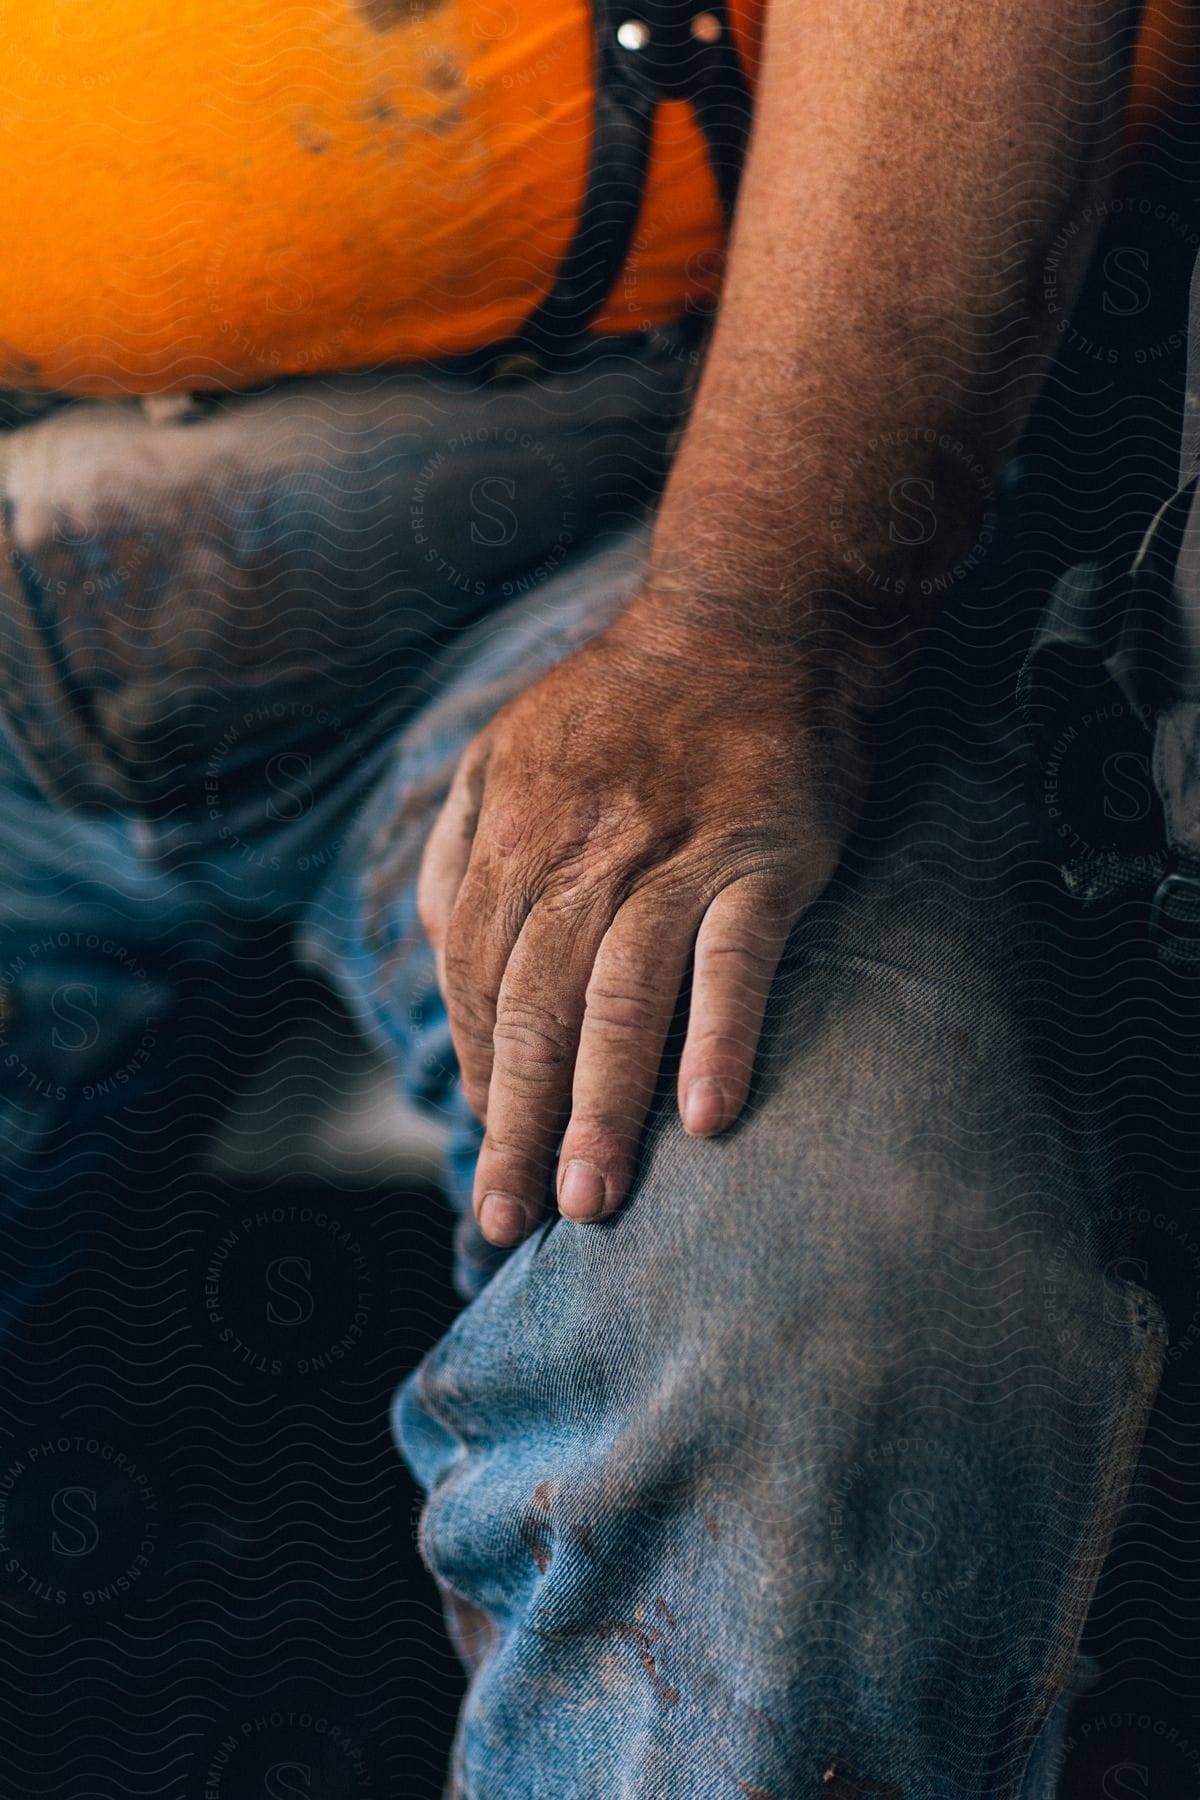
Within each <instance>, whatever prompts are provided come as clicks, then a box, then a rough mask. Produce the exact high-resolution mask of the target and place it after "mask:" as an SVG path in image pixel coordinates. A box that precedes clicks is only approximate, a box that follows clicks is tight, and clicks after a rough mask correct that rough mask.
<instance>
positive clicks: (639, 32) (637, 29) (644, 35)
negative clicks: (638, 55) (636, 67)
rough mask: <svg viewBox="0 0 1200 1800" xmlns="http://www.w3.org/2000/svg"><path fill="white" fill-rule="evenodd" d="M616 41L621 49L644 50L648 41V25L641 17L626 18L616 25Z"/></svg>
mask: <svg viewBox="0 0 1200 1800" xmlns="http://www.w3.org/2000/svg"><path fill="white" fill-rule="evenodd" d="M617 42H618V44H620V46H621V48H622V50H644V49H645V48H646V45H647V44H648V43H649V42H650V27H649V26H648V25H645V24H643V23H642V21H641V19H626V20H624V21H623V23H622V24H620V25H618V26H617Z"/></svg>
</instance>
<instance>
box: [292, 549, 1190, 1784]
mask: <svg viewBox="0 0 1200 1800" xmlns="http://www.w3.org/2000/svg"><path fill="white" fill-rule="evenodd" d="M614 574H615V571H614V570H610V569H607V568H605V567H604V566H603V565H602V564H600V565H593V566H592V567H591V569H590V570H589V571H588V579H590V580H591V581H593V582H595V583H596V584H597V591H596V592H595V593H593V594H592V596H591V599H590V600H589V598H588V595H587V592H586V586H587V583H586V581H585V582H584V583H583V584H582V585H581V586H579V587H576V589H575V590H574V591H573V592H572V593H570V594H564V593H562V592H559V591H551V590H550V589H547V591H546V592H545V594H544V595H543V596H542V598H541V600H540V602H539V607H540V610H539V613H538V614H537V616H536V617H535V616H534V615H533V614H532V613H531V612H530V611H528V610H526V611H525V612H524V614H523V615H522V614H519V613H518V614H514V615H510V617H509V618H508V619H507V620H506V621H504V622H503V623H501V624H500V625H498V626H496V627H494V628H493V629H494V631H495V632H498V635H492V636H490V637H489V639H488V647H487V648H486V649H485V648H484V647H483V646H482V645H476V646H475V647H474V649H473V651H472V654H471V656H470V657H468V659H467V661H466V662H465V663H464V666H463V672H462V674H461V676H460V679H459V682H458V686H457V688H455V687H453V686H452V687H451V689H450V692H449V693H448V695H447V699H446V701H445V702H444V703H443V706H444V709H445V710H443V711H442V713H441V715H440V718H439V717H436V716H434V717H432V719H431V721H427V722H426V732H427V735H426V736H424V737H422V736H421V735H420V733H419V732H418V733H417V735H415V736H411V737H410V738H408V739H407V740H406V741H405V743H404V744H403V745H402V749H401V757H400V768H399V772H398V776H397V784H396V787H395V788H394V789H393V790H392V792H391V794H390V796H389V798H388V800H387V802H386V803H381V808H380V813H379V816H378V818H377V819H376V820H375V822H374V827H373V836H372V837H371V838H370V839H369V840H367V839H364V840H363V841H362V842H361V843H360V845H359V847H358V853H357V855H352V856H351V858H349V859H348V865H347V868H346V870H345V871H344V873H343V878H342V879H343V886H342V887H341V888H340V889H338V888H331V889H330V890H328V891H327V893H326V894H325V896H323V899H322V904H321V907H320V908H318V909H317V911H316V912H315V913H314V915H313V929H314V947H317V946H318V945H319V947H320V948H321V949H322V951H323V953H324V956H325V958H326V960H327V961H328V962H329V963H330V965H331V966H334V967H336V968H338V969H339V970H340V972H341V978H342V980H343V984H344V985H345V986H346V988H347V991H349V992H350V993H351V994H352V995H353V996H354V997H355V998H356V999H357V1003H358V1006H359V1011H360V1015H361V1016H363V1017H364V1018H366V1019H369V1020H371V1021H372V1022H373V1024H374V1028H375V1029H376V1030H377V1032H379V1033H380V1034H381V1036H382V1037H383V1038H384V1040H385V1041H387V1042H389V1043H390V1044H391V1046H392V1048H393V1050H394V1051H395V1053H396V1054H397V1056H399V1057H403V1058H407V1069H408V1079H409V1081H410V1084H411V1085H413V1086H414V1087H417V1086H420V1085H421V1083H422V1082H423V1081H424V1082H425V1083H426V1088H427V1092H428V1094H429V1097H430V1098H431V1099H432V1100H433V1101H434V1103H435V1104H438V1105H440V1106H443V1107H445V1108H447V1109H448V1110H449V1111H451V1112H453V1111H454V1109H455V1107H456V1106H457V1105H458V1102H457V1101H456V1090H455V1082H454V1075H453V1063H452V1058H451V1056H450V1050H449V1044H448V1040H447V1038H446V1035H445V1029H444V1016H443V1015H441V1014H440V1012H439V1011H438V1007H437V1001H436V996H435V994H434V991H433V987H432V981H431V976H430V971H429V969H428V962H427V958H425V957H424V953H423V952H422V951H421V949H420V940H419V932H418V930H417V927H416V920H415V913H414V912H413V907H412V881H413V879H414V878H415V865H416V860H417V857H418V856H419V849H420V844H421V842H422V841H423V836H424V832H425V830H426V829H427V824H428V817H429V814H430V812H431V810H432V808H433V806H434V805H435V804H436V800H437V798H438V797H439V796H440V794H441V792H443V791H444V785H445V781H446V779H448V774H449V769H450V768H451V767H452V765H453V760H454V755H455V754H456V753H457V750H459V749H461V747H462V742H463V741H464V739H465V737H466V736H467V735H469V732H470V731H471V730H474V729H475V728H476V727H477V725H478V724H480V723H482V722H483V720H484V719H485V718H486V717H487V716H488V714H489V712H490V711H491V710H494V708H495V706H496V705H498V704H500V703H501V702H502V700H503V699H505V698H507V695H508V693H509V692H510V691H512V689H513V686H514V684H517V685H519V684H520V682H521V681H522V680H527V679H529V678H530V677H531V675H532V674H533V673H535V672H536V668H537V663H538V660H539V658H541V659H542V660H548V659H550V658H551V657H552V656H554V655H556V654H563V653H564V652H565V650H566V649H568V648H569V647H570V644H571V642H572V641H573V640H574V638H575V637H576V636H577V635H578V634H579V633H580V632H586V631H587V630H588V629H592V628H594V626H595V624H596V622H603V617H604V615H605V610H606V602H605V599H604V595H605V594H607V595H608V596H609V599H608V602H607V604H609V605H611V596H612V594H613V592H614V590H619V588H620V585H621V583H620V580H613V579H608V578H609V577H611V576H613V575H614ZM531 624H532V626H533V627H535V629H534V630H533V631H532V632H531V634H530V635H529V636H528V637H527V638H523V637H522V633H523V632H524V631H527V630H529V627H530V625H531ZM472 671H475V672H476V673H478V674H479V679H478V680H475V679H473V676H472ZM911 723H912V721H911V720H908V721H907V722H906V721H905V720H904V719H903V718H901V719H900V720H899V721H898V722H897V738H896V742H897V745H899V746H901V749H900V750H899V751H898V752H897V754H896V756H894V757H892V758H890V759H889V758H887V757H886V756H885V757H883V758H881V767H883V768H885V770H886V779H881V783H880V791H879V793H878V794H877V796H876V800H875V803H874V806H873V809H872V810H871V812H870V813H869V816H868V818H867V819H866V821H865V822H864V825H863V827H862V829H861V831H860V833H859V835H858V837H857V839H856V841H855V844H854V845H853V846H852V849H851V852H850V854H849V855H848V857H847V861H846V865H845V868H844V870H843V872H842V874H841V875H840V877H839V879H838V881H837V883H836V884H835V886H834V889H833V890H832V891H831V893H830V895H829V896H828V897H827V899H826V901H825V902H824V903H823V904H822V905H821V906H820V907H819V908H818V909H816V910H815V912H814V913H813V914H812V915H811V916H810V917H809V918H808V919H807V920H805V921H804V922H803V923H802V925H801V927H800V928H799V930H798V931H797V934H796V937H795V940H794V942H793V944H792V946H791V948H790V950H789V954H788V957H787V959H786V961H785V964H784V966H783V967H782V968H781V970H780V974H779V977H778V981H777V984H776V989H775V993H774V995H773V999H772V1004H771V1008H770V1012H769V1016H768V1021H767V1027H766V1032H765V1036H764V1042H763V1047H762V1053H761V1058H760V1067H759V1071H758V1076H757V1079H756V1085H755V1089H754V1093H753V1096H752V1099H751V1102H750V1104H749V1106H748V1108H747V1111H746V1114H745V1116H744V1117H743V1119H742V1120H741V1121H740V1122H739V1124H738V1125H737V1126H736V1127H735V1128H734V1129H733V1130H732V1131H731V1132H729V1133H727V1134H726V1135H725V1136H724V1137H723V1138H721V1139H719V1140H715V1141H712V1142H698V1141H695V1140H691V1139H689V1138H687V1137H686V1136H685V1135H684V1133H683V1132H682V1129H681V1127H680V1125H679V1123H678V1120H677V1117H676V1115H675V1111H674V1107H673V1103H672V1099H671V1096H670V1095H669V1094H667V1093H664V1095H663V1098H662V1100H661V1101H660V1103H659V1105H658V1107H657V1109H656V1111H655V1113H654V1115H653V1117H652V1120H651V1124H650V1128H649V1131H648V1133H647V1139H646V1144H645V1150H644V1156H643V1161H642V1166H641V1169H640V1173H639V1176H638V1179H637V1181H636V1184H635V1187H634V1191H633V1194H632V1196H631V1198H630V1200H629V1202H628V1203H627V1205H626V1206H625V1207H624V1208H623V1209H622V1211H621V1212H620V1213H619V1214H618V1215H617V1216H616V1217H615V1218H614V1219H612V1220H611V1221H608V1222H606V1223H605V1224H602V1225H600V1226H577V1225H571V1224H567V1223H564V1222H561V1221H550V1222H548V1223H547V1224H546V1226H544V1227H543V1228H542V1230H540V1231H539V1232H538V1233H537V1234H535V1236H534V1237H533V1238H532V1239H531V1240H530V1241H529V1242H528V1243H527V1244H526V1245H525V1246H523V1247H522V1248H521V1249H520V1250H519V1251H517V1252H516V1253H515V1254H513V1255H512V1256H510V1257H509V1258H508V1259H507V1260H506V1261H504V1262H503V1266H502V1267H500V1268H499V1271H498V1273H496V1274H495V1275H494V1276H493V1277H492V1279H491V1280H490V1281H489V1282H488V1283H487V1285H486V1286H484V1287H483V1289H482V1291H481V1292H480V1293H479V1294H478V1297H477V1298H476V1299H475V1300H474V1302H473V1303H472V1305H471V1306H470V1307H469V1308H468V1309H467V1310H466V1312H464V1313H463V1315H462V1316H461V1318H460V1319H459V1321H458V1322H457V1324H456V1326H455V1327H454V1328H453V1330H452V1331H451V1332H450V1333H449V1335H448V1336H447V1337H446V1339H445V1340H443V1342H442V1344H441V1345H439V1346H438V1347H437V1349H435V1351H434V1352H433V1353H432V1354H431V1355H430V1356H429V1357H428V1359H427V1360H426V1362H425V1364H424V1365H423V1366H422V1368H421V1369H420V1370H419V1371H418V1372H417V1374H416V1375H415V1376H414V1377H413V1378H412V1379H411V1380H410V1382H409V1383H408V1384H407V1386H406V1388H405V1389H404V1390H403V1391H402V1394H401V1396H400V1398H399V1401H398V1407H397V1420H398V1427H399V1432H400V1436H401V1439H402V1442H403V1445H404V1448H405V1451H406V1453H407V1455H408V1457H409V1459H410V1461H411V1462H412V1464H413V1466H414V1468H415V1469H416V1471H417V1473H418V1475H419V1477H420V1478H421V1480H422V1482H423V1484H424V1485H425V1487H426V1488H427V1489H428V1491H429V1501H428V1506H427V1510H426V1515H425V1520H424V1526H423V1543H424V1549H425V1554H426V1556H427V1558H428V1560H429V1562H430V1565H431V1566H432V1568H433V1569H434V1571H435V1573H436V1574H437V1576H438V1579H439V1581H440V1582H441V1584H442V1587H443V1590H444V1592H445V1594H446V1596H447V1601H448V1610H449V1613H450V1617H451V1622H452V1625H453V1626H454V1627H455V1628H456V1632H457V1635H458V1637H459V1640H460V1642H461V1643H462V1645H463V1647H464V1650H465V1651H466V1653H467V1654H468V1656H469V1659H470V1660H471V1662H472V1664H473V1679H472V1685H471V1689H470V1693H469V1696H468V1699H467V1702H466V1705H465V1708H464V1712H463V1717H462V1720H461V1725H460V1731H459V1737H458V1744H457V1750H456V1761H455V1770H454V1774H453V1778H452V1780H453V1789H452V1791H453V1792H454V1793H456V1794H461V1795H464V1796H469V1797H470V1800H481V1797H483V1796H488V1797H489V1800H490V1797H491V1796H500V1795H503V1796H506V1797H511V1800H541V1796H549V1795H559V1794H562V1795H572V1796H576V1795H577V1796H587V1797H591V1796H595V1797H596V1800H608V1797H609V1796H629V1797H631V1800H632V1797H638V1800H643V1797H644V1800H650V1797H651V1796H654V1797H656V1800H660V1797H661V1800H694V1797H696V1796H701V1795H703V1796H709V1795H712V1796H714V1797H716V1796H722V1795H729V1796H731V1800H734V1797H736V1796H739V1795H741V1796H750V1797H751V1800H754V1797H757V1800H767V1797H768V1796H770V1797H773V1800H792V1797H793V1796H795V1797H796V1800H799V1797H800V1796H804V1795H807V1794H817V1793H821V1794H826V1795H829V1796H840V1797H841V1800H846V1797H847V1796H853V1795H863V1796H866V1795H876V1796H878V1795H883V1794H891V1795H892V1796H894V1797H895V1796H902V1797H903V1800H958V1797H960V1796H967V1795H970V1796H977V1797H979V1800H983V1797H984V1796H988V1797H993V1800H995V1797H999V1796H1011V1797H1016V1796H1018V1795H1020V1796H1023V1797H1024V1800H1033V1797H1036V1800H1043V1797H1045V1796H1048V1795H1049V1794H1051V1793H1052V1792H1053V1781H1054V1766H1055V1755H1054V1738H1053V1733H1054V1729H1055V1722H1056V1721H1057V1719H1059V1718H1061V1714H1062V1710H1063V1708H1062V1704H1061V1703H1062V1700H1063V1697H1064V1695H1066V1694H1068V1693H1069V1690H1070V1683H1071V1676H1072V1670H1073V1664H1074V1659H1075V1652H1076V1646H1077V1642H1078V1637H1079V1633H1080V1630H1081V1628H1082V1624H1083V1619H1084V1615H1085V1612H1086V1608H1087V1604H1088V1600H1089V1596H1090V1594H1091V1591H1092V1587H1093V1584H1094V1581H1095V1578H1096V1574H1097V1572H1098V1567H1099V1561H1100V1558H1101V1557H1102V1555H1103V1553H1104V1550H1105V1547H1106V1545H1107V1542H1108V1539H1109V1536H1110V1534H1111V1531H1112V1527H1113V1524H1114V1522H1115V1517H1116V1514H1117V1511H1118V1509H1119V1506H1120V1504H1121V1501H1122V1499H1123V1496H1124V1493H1125V1491H1126V1488H1127V1486H1128V1483H1129V1480H1130V1476H1131V1470H1132V1463H1133V1458H1134V1456H1135V1453H1136V1448H1137V1444H1138V1441H1139V1437H1140V1433H1141V1429H1142V1426H1143V1423H1144V1420H1145V1416H1146V1412H1147V1410H1148V1407H1149V1404H1150V1401H1151V1398H1152V1395H1153V1391H1154V1387H1155V1384H1156V1379H1157V1369H1158V1363H1159V1358H1160V1354H1161V1330H1160V1327H1159V1323H1158V1318H1157V1313H1156V1310H1155V1309H1154V1307H1153V1306H1152V1304H1151V1303H1150V1302H1149V1301H1148V1300H1147V1299H1146V1297H1145V1296H1144V1295H1142V1294H1141V1293H1140V1292H1138V1291H1137V1290H1135V1289H1132V1288H1130V1287H1128V1286H1126V1285H1125V1284H1123V1283H1120V1282H1117V1281H1114V1280H1113V1279H1112V1278H1111V1277H1110V1276H1109V1275H1107V1274H1106V1273H1105V1272H1104V1260H1105V1258H1104V1251H1105V1246H1104V1245H1103V1244H1102V1243H1101V1241H1100V1238H1099V1235H1098V1231H1097V1230H1096V1228H1095V1227H1094V1225H1093V1220H1094V1219H1095V1217H1096V1216H1097V1214H1098V1212H1099V1210H1100V1200H1101V1198H1102V1197H1103V1196H1104V1194H1105V1192H1106V1184H1107V1183H1108V1182H1109V1180H1110V1179H1111V1171H1110V1170H1109V1168H1108V1167H1107V1164H1106V1161H1105V1158H1104V1154H1103V1144H1102V1142H1100V1141H1094V1140H1093V1139H1092V1138H1091V1137H1090V1136H1089V1134H1088V1133H1087V1132H1086V1131H1083V1130H1081V1129H1080V1128H1079V1126H1078V1124H1077V1122H1076V1121H1075V1120H1073V1118H1072V1109H1071V1107H1070V1106H1069V1105H1066V1104H1064V1095H1063V1093H1062V1092H1061V1091H1060V1089H1059V1088H1058V1087H1057V1086H1056V1083H1055V1081H1054V1080H1053V1079H1047V1076H1046V1073H1045V1070H1046V1066H1047V1063H1052V1060H1053V1059H1052V1058H1047V1057H1046V1056H1044V1055H1043V1054H1042V1051H1043V1050H1044V1049H1045V1048H1046V1046H1045V1045H1044V1044H1043V1043H1041V1042H1040V1041H1039V1034H1040V1033H1044V1032H1046V1031H1049V1030H1051V1029H1052V1025H1051V1024H1050V1022H1049V1021H1050V1019H1051V1018H1052V1016H1053V1015H1054V1014H1055V1013H1056V1012H1057V1013H1061V1012H1062V1010H1063V1008H1064V1004H1065V1003H1066V1001H1067V998H1068V996H1067V995H1066V994H1065V993H1064V992H1063V989H1062V983H1061V979H1060V978H1059V976H1058V974H1057V972H1056V969H1055V967H1054V958H1053V954H1052V945H1051V944H1050V943H1049V942H1048V941H1047V940H1044V939H1043V938H1042V937H1041V936H1039V933H1038V930H1037V929H1036V927H1035V925H1034V923H1033V922H1032V921H1031V920H1030V919H1029V918H1027V917H1026V915H1025V913H1024V911H1023V909H1022V906H1021V904H1019V894H1020V892H1021V887H1022V883H1021V879H1020V870H1021V865H1020V856H1019V852H1018V850H1017V849H1016V848H1014V840H1016V839H1019V838H1020V832H1019V830H1018V831H1014V820H1019V817H1020V805H1021V796H1020V788H1019V782H1018V780H1017V777H1016V774H1015V770H1014V767H1013V765H1012V763H1011V762H1010V760H1009V759H1008V758H1007V756H1006V755H1005V754H1004V753H1003V752H1002V751H1001V750H998V749H997V746H996V745H995V744H989V743H985V742H983V741H982V740H981V741H980V742H979V743H977V744H975V745H974V746H972V745H971V744H969V743H965V742H959V741H956V737H955V733H954V732H953V731H949V732H945V731H944V732H943V733H942V735H941V737H940V738H938V739H937V740H936V741H935V740H934V739H931V738H929V737H927V736H926V735H925V734H924V733H922V732H913V731H912V730H911V729H909V727H910V726H911ZM904 746H907V748H904ZM350 919H353V920H354V921H356V922H355V923H354V924H353V925H352V926H351V925H349V924H347V921H348V920H350ZM470 1142H471V1140H470V1139H467V1140H465V1146H466V1147H465V1149H464V1152H463V1156H462V1164H463V1168H462V1173H463V1174H464V1175H465V1174H466V1173H467V1172H468V1171H467V1168H466V1164H467V1162H468V1161H469V1147H470ZM464 1191H465V1190H464ZM467 1235H468V1243H469V1233H468V1234H467ZM480 1272H481V1271H479V1270H478V1269H477V1270H476V1277H477V1279H476V1282H475V1285H478V1275H479V1273H480Z"/></svg>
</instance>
